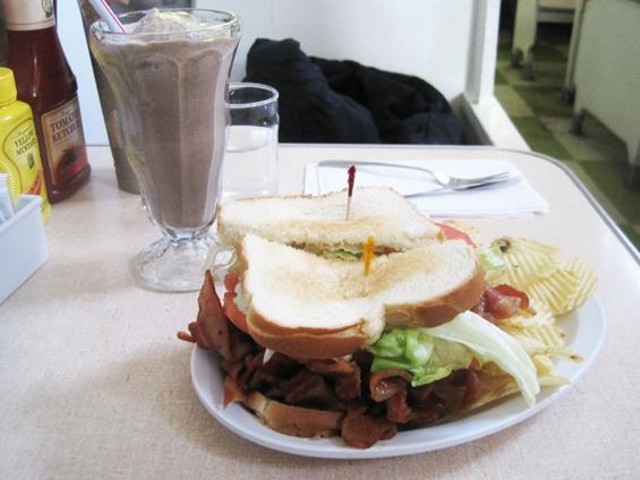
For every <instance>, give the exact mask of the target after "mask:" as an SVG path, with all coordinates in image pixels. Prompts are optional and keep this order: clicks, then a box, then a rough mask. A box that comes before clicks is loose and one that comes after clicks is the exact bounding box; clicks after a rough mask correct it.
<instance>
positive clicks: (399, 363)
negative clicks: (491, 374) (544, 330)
mask: <svg viewBox="0 0 640 480" xmlns="http://www.w3.org/2000/svg"><path fill="white" fill-rule="evenodd" d="M368 350H369V351H370V352H371V353H373V355H374V360H373V364H372V366H371V370H372V371H373V372H374V373H376V372H380V371H382V370H385V369H387V368H401V369H403V370H405V371H407V372H409V373H411V375H412V381H411V385H412V386H414V387H417V386H420V385H426V384H428V383H432V382H435V381H436V380H439V379H441V378H445V377H447V376H448V375H450V374H451V372H452V371H454V370H456V369H460V368H466V367H468V366H469V364H470V363H471V361H472V360H473V358H476V359H478V360H479V361H480V362H481V363H484V362H489V361H492V362H494V363H496V364H497V365H498V366H499V367H500V368H501V369H502V370H504V371H505V372H507V373H508V374H510V375H511V376H512V377H513V378H514V379H515V381H516V383H517V384H518V387H519V388H520V391H521V392H522V395H523V397H524V399H525V400H526V402H527V403H528V404H529V405H533V404H534V403H535V397H536V395H537V394H538V392H539V391H540V385H539V384H538V379H537V376H536V369H535V366H534V364H533V362H532V361H531V359H530V358H529V356H528V355H527V353H526V352H525V351H524V349H523V348H522V347H521V346H520V345H519V343H518V342H517V341H516V340H515V339H514V338H512V337H511V336H510V335H509V334H508V333H506V332H504V331H502V330H500V329H499V328H498V327H496V326H495V325H493V324H492V323H490V322H488V321H486V320H485V319H483V318H482V317H480V316H479V315H477V314H475V313H473V312H464V313H461V314H460V315H458V316H457V317H456V318H455V319H453V320H452V321H450V322H447V323H445V324H444V325H441V326H439V327H434V328H396V329H393V330H391V331H389V332H386V333H384V334H383V335H382V336H381V337H380V339H379V340H378V341H377V342H376V343H374V344H373V345H371V346H370V347H369V348H368Z"/></svg>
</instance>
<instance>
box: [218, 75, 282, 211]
mask: <svg viewBox="0 0 640 480" xmlns="http://www.w3.org/2000/svg"><path fill="white" fill-rule="evenodd" d="M229 113H230V125H229V132H228V137H227V146H226V149H225V155H224V163H223V173H222V179H223V180H222V198H223V200H227V199H232V198H239V197H253V196H264V195H273V194H275V193H276V192H277V189H278V123H279V122H278V91H277V90H276V89H275V88H272V87H270V86H268V85H263V84H259V83H232V84H231V85H230V86H229Z"/></svg>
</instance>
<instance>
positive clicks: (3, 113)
mask: <svg viewBox="0 0 640 480" xmlns="http://www.w3.org/2000/svg"><path fill="white" fill-rule="evenodd" d="M0 172H5V173H7V174H8V182H7V183H8V187H9V191H10V192H11V195H12V197H13V201H14V203H15V202H17V200H18V196H19V195H20V194H28V195H39V196H40V197H41V198H42V202H41V203H40V212H41V213H42V218H43V219H44V220H46V219H47V218H49V214H50V213H51V205H50V204H49V199H48V198H47V189H46V187H45V183H44V173H43V171H42V160H41V158H40V148H39V145H38V137H37V135H36V128H35V125H34V123H33V113H32V111H31V107H30V106H29V105H28V104H27V103H24V102H21V101H19V100H17V90H16V81H15V78H14V76H13V71H12V70H11V69H9V68H6V67H0Z"/></svg>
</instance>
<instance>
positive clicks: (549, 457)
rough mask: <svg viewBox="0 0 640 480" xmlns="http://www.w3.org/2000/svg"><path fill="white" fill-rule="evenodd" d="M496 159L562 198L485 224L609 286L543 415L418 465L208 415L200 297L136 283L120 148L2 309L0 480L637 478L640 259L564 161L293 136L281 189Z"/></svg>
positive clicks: (143, 230)
mask: <svg viewBox="0 0 640 480" xmlns="http://www.w3.org/2000/svg"><path fill="white" fill-rule="evenodd" d="M398 157H402V158H423V157H424V158H450V159H451V161H455V159H460V158H478V159H481V158H498V159H508V160H510V161H512V162H514V163H515V164H516V165H517V166H518V167H519V168H520V169H521V170H522V171H523V172H524V173H525V174H526V176H527V177H528V178H529V180H530V181H531V183H532V184H533V185H534V187H535V188H537V189H538V190H539V191H540V192H541V193H542V194H543V195H544V196H545V197H546V198H547V199H548V200H549V202H550V206H551V211H550V212H549V213H548V214H545V215H542V216H537V217H533V218H524V219H523V218H520V219H513V220H509V219H506V220H505V219H502V220H486V219H485V220H483V219H478V220H473V221H470V223H472V224H473V225H475V226H477V227H478V228H479V229H481V231H482V232H483V234H484V235H486V236H487V237H488V238H491V237H493V236H496V235H499V234H511V235H518V236H527V237H532V238H536V239H539V240H543V241H545V242H548V243H551V244H554V245H557V246H558V247H560V248H561V249H562V250H563V251H565V252H567V253H568V254H572V255H579V256H581V257H583V258H585V259H586V260H587V261H588V262H589V263H590V264H591V265H592V267H593V268H594V269H595V271H596V272H597V274H598V277H599V279H600V281H599V286H598V291H597V294H598V296H599V297H600V299H601V300H602V302H603V303H604V306H605V310H606V314H607V316H608V319H609V323H608V332H607V339H606V343H605V345H604V347H603V350H602V352H601V354H600V356H599V357H598V359H597V361H596V362H595V364H594V365H593V367H592V368H591V370H589V372H588V373H587V375H586V376H585V377H584V378H583V379H582V380H580V382H579V383H577V384H576V385H575V386H574V388H572V389H571V390H570V391H569V392H568V393H567V394H566V395H564V396H563V397H561V399H560V400H558V401H557V402H555V403H554V404H552V405H551V406H550V407H548V408H547V409H545V410H543V411H542V412H541V413H539V414H538V415H536V416H534V417H533V418H531V419H530V420H527V421H525V422H523V423H521V424H518V425H516V426H514V427H512V428H509V429H507V430H504V431H502V432H500V433H497V434H494V435H491V436H489V437H486V438H483V439H480V440H477V441H474V442H471V443H467V444H465V445H462V446H458V447H454V448H449V449H446V450H441V451H436V452H432V453H426V454H420V455H414V456H409V457H402V458H395V459H385V460H367V461H328V460H317V459H309V458H303V457H294V456H290V455H286V454H282V453H278V452H274V451H271V450H268V449H265V448H262V447H259V446H257V445H253V444H251V443H249V442H247V441H245V440H243V439H242V438H239V437H238V436H236V435H234V434H233V433H231V432H229V431H227V430H226V429H225V428H224V427H223V426H221V425H220V424H218V423H217V421H216V420H214V419H213V418H212V417H211V416H209V415H208V414H207V412H206V411H205V409H204V408H203V407H202V406H201V404H200V403H199V401H198V399H197V398H196V395H195V393H194V391H193V389H192V387H191V380H190V376H189V360H190V356H191V349H192V347H191V346H190V345H189V344H186V343H183V342H180V341H178V340H176V337H175V334H176V331H178V330H180V329H182V328H184V327H185V325H186V324H187V323H188V322H189V321H191V320H193V319H194V318H195V314H196V310H197V306H196V296H197V293H195V292H194V293H188V294H160V293H155V292H151V291H147V290H143V289H141V288H139V287H138V286H136V285H135V283H134V281H133V278H132V276H131V274H130V272H129V270H128V268H129V261H130V260H131V258H132V257H133V256H134V255H135V254H136V253H137V252H138V250H139V249H140V248H142V247H143V246H144V245H145V244H146V243H147V242H148V241H150V240H152V239H154V238H155V237H156V236H157V235H158V233H157V231H156V230H155V229H154V228H153V227H152V226H151V225H150V224H149V223H148V221H147V219H146V217H145V215H144V213H143V212H142V210H141V207H140V201H139V199H138V198H137V197H136V196H134V195H130V194H127V193H124V192H121V191H119V190H118V189H117V187H116V183H115V176H114V172H113V168H112V165H111V158H110V153H109V149H108V148H106V147H94V148H90V150H89V158H90V162H91V164H92V166H93V174H92V178H91V181H90V183H89V184H88V185H87V186H86V187H85V188H84V189H83V190H81V191H80V192H79V193H78V194H76V195H75V196H74V197H72V198H71V199H69V200H68V201H65V202H63V203H60V204H57V205H55V207H54V211H53V214H52V216H51V220H50V222H49V224H48V225H47V227H46V230H47V235H48V241H49V246H50V251H51V254H50V258H49V260H48V261H47V263H46V264H45V265H44V267H43V268H42V269H41V270H40V271H39V272H38V273H36V274H35V275H34V276H33V277H32V278H31V279H30V280H28V282H27V283H26V284H24V285H23V286H22V287H21V288H20V289H19V290H18V291H17V292H16V293H15V294H14V295H13V296H12V297H10V298H9V299H8V300H7V301H6V302H5V303H4V304H2V305H1V306H0V412H1V414H0V439H1V440H0V478H7V479H39V478H60V479H80V478H82V479H86V478H100V479H109V478H135V479H153V480H159V479H175V478H184V479H191V478H207V479H212V478H242V479H245V478H260V479H270V478H280V479H296V480H300V479H305V480H306V479H320V478H322V479H327V478H339V479H352V478H385V479H411V478H416V479H417V478H419V479H425V478H435V477H438V478H466V479H468V478H476V479H488V478H492V479H497V478H505V479H506V478H509V479H518V478H640V457H639V455H638V452H637V449H638V445H640V428H639V427H640V421H639V420H638V418H639V416H638V414H639V413H640V407H638V405H639V403H638V398H639V397H640V381H638V380H639V375H638V371H639V370H638V366H637V361H638V348H639V345H640V328H638V320H640V314H639V313H638V305H639V304H640V265H639V263H638V257H637V256H636V257H634V256H633V255H632V254H631V250H629V249H627V248H626V246H625V245H624V243H623V242H622V241H621V239H620V237H619V236H618V235H617V233H616V232H615V231H614V230H613V229H612V227H611V223H610V222H608V221H607V220H606V219H605V218H604V217H603V215H602V213H601V212H600V209H599V208H597V207H596V206H595V205H594V204H593V202H592V200H591V199H590V197H588V196H586V195H585V192H584V190H583V189H582V188H581V187H580V186H579V184H577V183H576V182H575V180H573V179H572V178H571V177H570V176H569V175H568V174H567V172H566V171H565V170H563V169H561V168H559V167H558V165H556V164H555V163H553V162H550V161H548V160H547V159H545V158H543V157H540V156H537V155H533V154H531V153H520V152H509V151H500V150H494V149H490V148H417V147H406V148H391V147H366V146H346V147H337V146H335V147H331V146H325V147H323V146H283V147H282V148H281V151H280V166H281V171H280V175H281V176H280V181H281V188H282V191H283V192H287V193H295V192H300V191H301V190H302V183H301V182H302V175H303V167H304V164H305V162H312V161H317V160H320V159H322V158H353V159H356V158H379V159H387V160H392V159H394V158H398Z"/></svg>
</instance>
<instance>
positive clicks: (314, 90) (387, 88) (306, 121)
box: [245, 39, 462, 145]
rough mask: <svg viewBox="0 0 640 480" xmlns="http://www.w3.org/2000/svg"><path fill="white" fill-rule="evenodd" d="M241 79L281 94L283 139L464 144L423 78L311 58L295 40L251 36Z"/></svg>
mask: <svg viewBox="0 0 640 480" xmlns="http://www.w3.org/2000/svg"><path fill="white" fill-rule="evenodd" d="M245 81H247V82H258V83H265V84H267V85H271V86H273V87H274V88H276V89H277V90H278V92H279V93H280V98H279V105H278V106H279V112H280V138H279V140H280V141H281V142H321V143H413V144H449V145H450V144H459V143H461V139H462V128H461V125H460V123H459V121H458V119H457V118H456V116H455V115H454V113H453V112H452V110H451V106H450V105H449V103H448V102H447V100H446V99H445V98H444V96H443V95H442V94H441V93H440V92H439V91H438V90H437V89H435V88H434V87H433V86H431V85H429V84H428V83H427V82H425V81H424V80H422V79H420V78H418V77H414V76H408V75H402V74H398V73H392V72H385V71H382V70H378V69H376V68H373V67H366V66H363V65H360V64H358V63H356V62H354V61H350V60H343V61H337V60H325V59H321V58H317V57H308V56H307V55H306V54H305V53H304V52H302V50H301V49H300V44H299V43H298V42H297V41H295V40H293V39H286V40H281V41H273V40H267V39H258V40H256V41H255V42H254V44H253V45H252V46H251V49H250V50H249V53H248V55H247V76H246V78H245Z"/></svg>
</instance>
